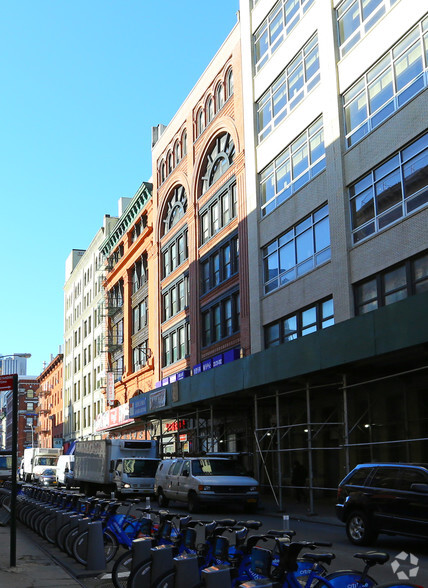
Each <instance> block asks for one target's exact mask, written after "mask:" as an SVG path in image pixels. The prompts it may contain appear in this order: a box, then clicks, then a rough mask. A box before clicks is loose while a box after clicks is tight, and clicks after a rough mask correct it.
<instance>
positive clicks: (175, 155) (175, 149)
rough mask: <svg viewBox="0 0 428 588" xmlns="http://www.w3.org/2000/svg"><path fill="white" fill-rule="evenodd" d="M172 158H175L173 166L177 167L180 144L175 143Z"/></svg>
mask: <svg viewBox="0 0 428 588" xmlns="http://www.w3.org/2000/svg"><path fill="white" fill-rule="evenodd" d="M174 158H175V165H178V164H179V162H180V143H179V142H178V141H177V142H176V143H175V146H174Z"/></svg>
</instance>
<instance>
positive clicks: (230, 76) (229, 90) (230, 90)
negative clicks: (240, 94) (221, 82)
mask: <svg viewBox="0 0 428 588" xmlns="http://www.w3.org/2000/svg"><path fill="white" fill-rule="evenodd" d="M233 91H234V88H233V70H231V69H230V70H229V71H228V72H227V77H226V98H230V97H231V96H232V94H233Z"/></svg>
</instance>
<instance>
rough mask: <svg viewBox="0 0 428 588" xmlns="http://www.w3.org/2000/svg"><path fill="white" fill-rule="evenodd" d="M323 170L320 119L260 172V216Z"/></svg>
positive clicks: (323, 150) (322, 139)
mask: <svg viewBox="0 0 428 588" xmlns="http://www.w3.org/2000/svg"><path fill="white" fill-rule="evenodd" d="M323 169H325V148H324V129H323V125H322V118H319V119H318V120H317V121H316V122H315V123H313V124H312V125H311V126H310V127H309V128H308V129H306V131H305V132H304V133H302V134H301V135H300V136H299V137H297V139H296V140H295V141H293V143H291V145H289V146H288V147H287V149H285V151H283V152H282V153H281V155H279V157H277V158H276V159H275V161H274V162H273V163H271V164H270V165H269V166H268V167H267V168H266V169H264V170H263V171H262V172H261V174H260V176H259V180H260V205H261V212H262V216H265V215H266V214H269V213H270V212H272V210H274V209H275V208H276V207H277V206H279V205H280V204H281V203H282V202H284V200H286V199H287V198H289V197H290V196H291V194H293V193H294V192H295V191H296V190H298V189H299V188H301V187H302V186H304V185H305V184H307V183H308V182H309V180H310V179H311V178H313V177H314V176H315V175H316V174H318V173H319V172H320V171H322V170H323Z"/></svg>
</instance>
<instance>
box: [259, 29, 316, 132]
mask: <svg viewBox="0 0 428 588" xmlns="http://www.w3.org/2000/svg"><path fill="white" fill-rule="evenodd" d="M319 81H320V72H319V55H318V39H317V36H316V35H315V36H314V37H312V39H311V40H310V41H308V43H306V45H305V46H304V47H303V49H301V51H299V53H298V54H297V55H296V57H295V58H294V59H293V60H292V61H291V63H289V64H288V66H287V67H286V68H285V70H284V71H283V73H282V74H281V75H280V76H279V78H277V79H276V80H275V82H274V83H273V84H272V86H270V88H269V89H268V90H267V92H265V93H264V94H263V96H262V97H261V98H260V99H259V100H258V101H257V104H256V110H257V129H258V141H259V143H260V142H261V141H263V139H265V138H266V137H267V136H268V135H270V133H271V132H272V131H273V129H274V128H275V127H276V126H277V125H279V123H280V122H282V121H283V120H284V118H285V117H286V116H287V115H288V114H289V113H290V112H291V111H292V110H293V108H294V107H295V106H297V104H299V102H300V101H301V100H302V99H303V98H304V97H305V96H306V95H307V94H308V93H309V92H310V91H311V90H312V88H314V86H315V85H316V84H317V83H318V82H319Z"/></svg>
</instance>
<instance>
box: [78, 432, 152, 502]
mask: <svg viewBox="0 0 428 588" xmlns="http://www.w3.org/2000/svg"><path fill="white" fill-rule="evenodd" d="M158 463H159V456H158V445H157V442H156V441H153V440H152V441H137V440H128V439H100V440H90V441H77V442H76V447H75V451H74V485H75V486H79V487H80V490H81V491H82V492H84V493H85V494H86V495H87V496H94V495H95V494H96V493H97V492H98V491H102V492H107V493H112V492H114V494H115V496H116V497H117V498H123V497H126V496H130V495H137V496H150V495H153V494H154V482H155V473H156V469H157V466H158Z"/></svg>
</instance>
